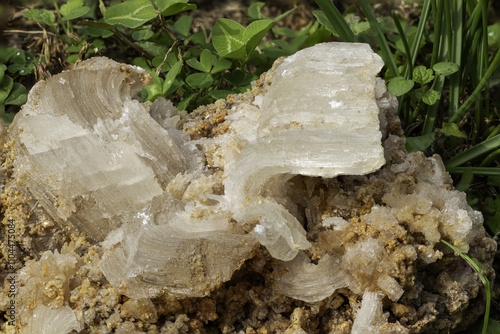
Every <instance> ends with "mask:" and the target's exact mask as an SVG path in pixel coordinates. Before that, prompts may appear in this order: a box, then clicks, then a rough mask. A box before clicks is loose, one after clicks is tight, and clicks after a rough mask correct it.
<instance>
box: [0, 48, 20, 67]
mask: <svg viewBox="0 0 500 334" xmlns="http://www.w3.org/2000/svg"><path fill="white" fill-rule="evenodd" d="M17 51H18V49H16V48H14V47H9V48H4V47H1V46H0V63H4V64H5V63H6V62H7V61H8V60H9V59H11V58H12V57H13V56H14V55H15V54H16V53H17Z"/></svg>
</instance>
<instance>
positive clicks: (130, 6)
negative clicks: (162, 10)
mask: <svg viewBox="0 0 500 334" xmlns="http://www.w3.org/2000/svg"><path fill="white" fill-rule="evenodd" d="M157 15H158V13H157V12H156V10H155V9H154V7H153V5H152V4H151V2H150V1H149V0H127V1H125V2H123V3H120V4H117V5H114V6H111V7H109V8H108V9H107V10H106V14H104V20H105V21H106V22H107V23H109V24H121V25H124V26H126V27H129V28H137V27H139V26H141V25H143V24H144V23H146V22H148V21H150V20H152V19H154V18H155V17H156V16H157Z"/></svg>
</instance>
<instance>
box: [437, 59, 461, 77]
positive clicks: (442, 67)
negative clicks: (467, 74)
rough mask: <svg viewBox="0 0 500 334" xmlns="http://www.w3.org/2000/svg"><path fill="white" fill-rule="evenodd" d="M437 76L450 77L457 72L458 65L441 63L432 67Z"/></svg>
mask: <svg viewBox="0 0 500 334" xmlns="http://www.w3.org/2000/svg"><path fill="white" fill-rule="evenodd" d="M432 68H433V69H434V71H435V72H436V73H437V74H442V75H445V76H446V75H450V74H453V73H455V72H457V71H458V65H457V64H455V63H452V62H441V63H437V64H434V66H432Z"/></svg>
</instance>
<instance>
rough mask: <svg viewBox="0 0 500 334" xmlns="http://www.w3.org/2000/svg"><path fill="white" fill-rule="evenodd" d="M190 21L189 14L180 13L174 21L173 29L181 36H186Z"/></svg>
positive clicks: (191, 20)
mask: <svg viewBox="0 0 500 334" xmlns="http://www.w3.org/2000/svg"><path fill="white" fill-rule="evenodd" d="M192 22H193V18H192V17H191V16H189V15H182V16H181V17H179V19H178V20H177V21H175V23H174V29H175V30H176V31H177V32H178V33H179V34H181V35H182V36H183V37H187V36H188V35H189V31H190V30H191V23H192Z"/></svg>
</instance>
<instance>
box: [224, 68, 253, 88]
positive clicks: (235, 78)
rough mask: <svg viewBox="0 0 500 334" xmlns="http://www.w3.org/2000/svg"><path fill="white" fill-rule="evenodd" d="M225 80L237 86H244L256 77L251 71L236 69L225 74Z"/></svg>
mask: <svg viewBox="0 0 500 334" xmlns="http://www.w3.org/2000/svg"><path fill="white" fill-rule="evenodd" d="M223 78H224V80H226V81H227V82H229V83H230V84H232V85H233V86H236V87H242V86H246V85H248V84H250V82H252V80H253V79H254V76H253V75H252V74H251V73H248V72H243V71H242V70H234V71H232V72H229V73H225V74H224V75H223Z"/></svg>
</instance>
